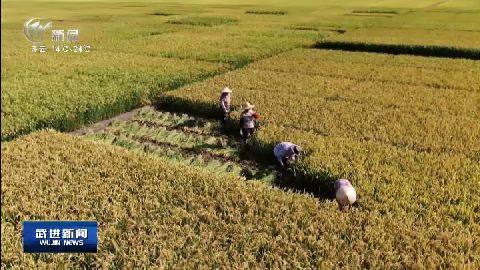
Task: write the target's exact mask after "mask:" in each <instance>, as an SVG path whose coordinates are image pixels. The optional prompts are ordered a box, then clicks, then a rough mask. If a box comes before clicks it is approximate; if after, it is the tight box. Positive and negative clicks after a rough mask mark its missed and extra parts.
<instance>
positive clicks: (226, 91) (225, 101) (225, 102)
mask: <svg viewBox="0 0 480 270" xmlns="http://www.w3.org/2000/svg"><path fill="white" fill-rule="evenodd" d="M231 93H232V90H230V88H228V87H225V88H223V90H222V94H221V96H220V110H221V111H222V115H223V117H222V124H226V123H227V120H228V118H230V96H231Z"/></svg>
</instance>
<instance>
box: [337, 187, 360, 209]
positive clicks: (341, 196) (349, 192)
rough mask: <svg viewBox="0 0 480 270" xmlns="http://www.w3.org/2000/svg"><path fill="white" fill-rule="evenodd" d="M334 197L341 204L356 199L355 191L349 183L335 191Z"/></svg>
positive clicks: (343, 204) (350, 202)
mask: <svg viewBox="0 0 480 270" xmlns="http://www.w3.org/2000/svg"><path fill="white" fill-rule="evenodd" d="M335 198H336V199H337V202H338V204H339V205H341V206H348V205H352V204H353V203H355V201H356V200H357V192H356V191H355V189H354V188H353V187H352V186H351V185H349V186H342V187H340V188H339V189H338V190H337V192H336V193H335Z"/></svg>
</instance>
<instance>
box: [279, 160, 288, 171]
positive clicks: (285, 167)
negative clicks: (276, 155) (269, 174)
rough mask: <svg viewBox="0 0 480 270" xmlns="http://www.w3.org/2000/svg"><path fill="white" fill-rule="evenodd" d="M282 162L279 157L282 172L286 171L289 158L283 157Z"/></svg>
mask: <svg viewBox="0 0 480 270" xmlns="http://www.w3.org/2000/svg"><path fill="white" fill-rule="evenodd" d="M282 162H283V165H282V164H280V162H279V161H278V159H277V168H278V170H279V171H280V172H285V171H286V170H287V166H288V158H286V157H284V158H282Z"/></svg>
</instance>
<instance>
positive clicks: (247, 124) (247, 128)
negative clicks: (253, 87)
mask: <svg viewBox="0 0 480 270" xmlns="http://www.w3.org/2000/svg"><path fill="white" fill-rule="evenodd" d="M254 107H255V105H252V104H250V103H248V102H247V103H246V104H245V107H244V109H243V112H242V114H241V115H240V131H241V134H242V137H243V143H244V144H245V145H247V142H248V139H249V138H250V137H251V136H252V135H253V134H254V133H255V126H256V121H257V120H258V118H259V117H260V115H259V114H258V113H257V112H255V111H254V110H253V108H254Z"/></svg>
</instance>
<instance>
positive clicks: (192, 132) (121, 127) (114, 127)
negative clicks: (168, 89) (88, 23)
mask: <svg viewBox="0 0 480 270" xmlns="http://www.w3.org/2000/svg"><path fill="white" fill-rule="evenodd" d="M221 129H222V128H221V126H220V125H219V123H217V122H215V121H209V120H205V119H201V118H195V117H192V116H189V115H186V114H174V113H168V112H159V111H155V110H154V109H153V108H151V107H145V108H143V109H141V110H138V111H137V112H135V113H134V114H133V115H130V116H129V117H128V118H126V117H124V118H123V119H119V120H116V121H113V122H112V123H111V124H110V125H108V126H105V127H103V128H101V129H99V128H94V129H91V131H90V132H89V131H88V130H89V128H85V129H83V132H74V134H83V138H85V139H88V140H94V141H102V142H105V143H108V144H113V145H117V146H121V147H125V148H128V149H131V150H134V151H137V152H142V153H147V154H152V155H154V156H160V157H166V158H169V159H173V160H176V161H178V162H180V163H183V164H186V165H193V166H196V167H200V168H203V169H205V170H207V171H212V172H215V173H220V174H225V173H227V174H229V175H230V176H237V177H243V178H244V179H256V180H259V181H262V182H265V183H268V184H274V180H275V176H276V173H275V169H274V167H273V168H272V166H268V165H265V164H262V165H259V164H256V163H255V162H253V161H249V160H247V159H246V158H247V157H246V156H245V153H242V152H241V151H242V148H243V146H242V144H241V143H240V142H239V141H237V140H235V139H233V138H229V137H227V136H225V135H222V134H221Z"/></svg>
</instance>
